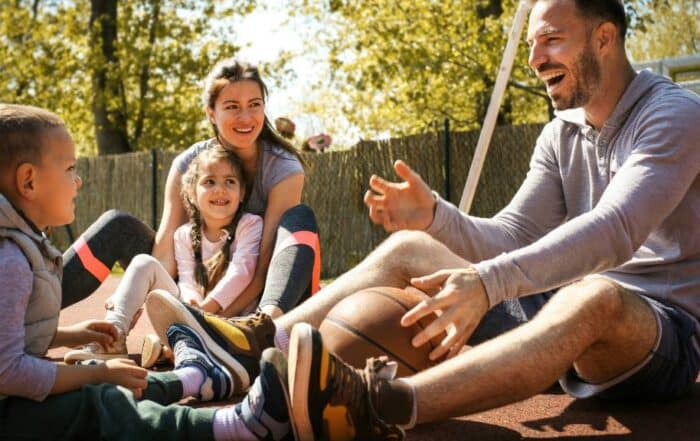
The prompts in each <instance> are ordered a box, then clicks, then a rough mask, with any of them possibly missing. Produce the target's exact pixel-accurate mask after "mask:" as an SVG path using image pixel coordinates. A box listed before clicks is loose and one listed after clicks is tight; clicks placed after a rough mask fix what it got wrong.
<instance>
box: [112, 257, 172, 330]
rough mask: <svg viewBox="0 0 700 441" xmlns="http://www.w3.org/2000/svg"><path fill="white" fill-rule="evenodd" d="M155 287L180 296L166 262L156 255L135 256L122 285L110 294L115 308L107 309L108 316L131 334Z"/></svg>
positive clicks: (116, 324) (121, 328) (125, 273)
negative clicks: (147, 297) (138, 315)
mask: <svg viewBox="0 0 700 441" xmlns="http://www.w3.org/2000/svg"><path fill="white" fill-rule="evenodd" d="M154 289H164V290H166V291H168V292H169V293H170V294H172V295H173V296H175V297H177V298H180V290H179V289H178V287H177V284H176V283H175V280H173V278H172V277H170V274H168V272H167V271H166V270H165V268H164V267H163V265H161V263H160V262H159V261H158V260H157V259H156V258H155V257H153V256H150V255H148V254H139V255H137V256H135V257H134V258H133V260H132V261H131V263H130V264H129V266H128V267H127V269H126V271H125V272H124V277H122V280H121V281H120V283H119V286H118V287H117V289H116V290H115V291H114V294H112V296H111V297H110V298H109V301H111V303H112V305H113V309H111V310H107V315H106V316H105V318H106V320H107V321H110V322H112V323H114V325H115V326H117V327H118V328H119V329H120V330H121V331H122V332H123V333H124V335H126V334H128V332H129V328H130V326H131V322H132V320H133V319H134V317H135V316H136V313H137V312H138V311H139V310H140V309H141V308H142V307H143V304H144V303H145V301H146V296H147V295H148V293H149V292H151V291H153V290H154Z"/></svg>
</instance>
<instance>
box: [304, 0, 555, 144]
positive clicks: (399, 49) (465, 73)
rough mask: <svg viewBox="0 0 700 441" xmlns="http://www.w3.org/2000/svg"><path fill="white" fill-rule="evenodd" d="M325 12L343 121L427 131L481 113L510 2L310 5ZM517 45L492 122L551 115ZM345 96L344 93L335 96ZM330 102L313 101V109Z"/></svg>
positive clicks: (367, 130) (367, 129) (462, 124)
mask: <svg viewBox="0 0 700 441" xmlns="http://www.w3.org/2000/svg"><path fill="white" fill-rule="evenodd" d="M307 7H308V8H309V9H308V10H309V11H310V13H312V14H315V15H316V16H317V17H319V18H322V20H323V22H324V28H323V30H322V31H321V35H320V36H319V40H322V41H323V43H322V44H326V45H328V47H329V48H330V51H329V64H330V71H331V77H330V78H329V79H328V80H327V81H328V83H327V84H326V88H327V89H331V90H336V91H337V92H336V96H337V99H336V100H335V102H337V103H343V102H344V101H345V102H346V103H347V104H345V105H343V111H344V114H345V115H346V116H347V117H348V119H349V121H350V122H351V123H352V124H354V125H357V126H359V127H360V128H361V131H362V132H363V136H365V137H372V136H376V135H377V134H380V133H386V131H387V128H389V130H390V133H391V135H403V134H411V133H417V132H422V131H425V130H426V129H432V127H433V126H434V124H435V122H436V121H439V122H441V121H442V120H443V119H444V118H449V119H450V120H451V122H452V127H453V128H456V129H458V130H464V129H473V128H476V127H478V126H479V124H480V122H481V121H482V120H483V117H484V114H485V112H486V108H487V106H488V102H489V99H490V95H491V89H492V87H493V84H494V82H495V77H496V72H497V69H498V66H499V65H500V62H501V55H502V51H503V47H504V46H505V43H506V40H507V31H508V30H509V28H510V26H511V21H512V18H513V15H514V13H515V8H516V7H517V2H516V1H500V0H483V1H480V0H454V1H450V2H440V1H433V0H411V1H408V0H399V1H395V0H363V1H341V0H338V1H332V2H330V4H329V5H328V7H325V8H324V7H322V6H318V5H316V6H313V5H308V4H307ZM526 60H527V48H526V46H525V45H520V48H519V52H518V59H517V60H516V62H515V65H514V70H513V74H512V76H511V80H512V84H513V85H515V86H516V87H511V88H509V89H508V91H507V93H506V95H505V99H504V103H503V106H502V112H501V114H500V116H499V123H513V122H528V121H542V120H545V119H546V118H547V117H548V106H547V101H548V100H547V99H546V94H545V93H544V89H543V88H542V87H541V86H540V85H539V84H538V83H537V81H536V80H534V78H533V76H532V75H531V73H530V72H529V70H528V68H527V64H526ZM341 96H342V97H341ZM324 106H328V103H318V102H316V103H312V104H311V105H310V106H309V107H308V109H309V110H312V111H317V112H320V111H322V107H324Z"/></svg>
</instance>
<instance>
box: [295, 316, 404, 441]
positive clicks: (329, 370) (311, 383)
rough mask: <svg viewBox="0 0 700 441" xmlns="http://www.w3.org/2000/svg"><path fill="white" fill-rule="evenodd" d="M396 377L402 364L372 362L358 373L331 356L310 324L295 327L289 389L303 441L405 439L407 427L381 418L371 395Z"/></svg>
mask: <svg viewBox="0 0 700 441" xmlns="http://www.w3.org/2000/svg"><path fill="white" fill-rule="evenodd" d="M395 374H396V363H389V361H388V359H387V358H386V357H380V358H371V359H369V360H368V361H367V367H365V369H364V370H361V369H355V368H354V367H352V366H350V365H348V364H346V363H345V362H343V361H342V360H341V359H339V358H338V357H336V356H335V355H333V354H332V353H330V352H328V350H327V349H326V348H325V347H324V346H323V340H322V338H321V334H320V333H319V332H318V331H317V330H316V329H314V328H313V327H312V326H311V325H309V324H307V323H299V324H297V325H295V326H294V328H292V335H291V338H290V346H289V388H290V396H291V403H292V417H293V419H294V422H295V425H296V428H297V431H298V435H299V438H298V440H299V441H314V440H319V439H323V440H327V441H346V440H354V439H358V440H363V441H364V440H367V441H371V440H402V439H404V432H403V430H402V429H401V428H399V427H398V426H394V425H389V424H386V423H384V422H383V421H382V420H381V419H379V417H378V416H377V414H376V412H375V410H374V407H373V404H372V400H371V395H372V394H374V393H376V391H377V390H378V389H377V387H378V384H379V381H382V380H389V379H391V378H393V376H394V375H395Z"/></svg>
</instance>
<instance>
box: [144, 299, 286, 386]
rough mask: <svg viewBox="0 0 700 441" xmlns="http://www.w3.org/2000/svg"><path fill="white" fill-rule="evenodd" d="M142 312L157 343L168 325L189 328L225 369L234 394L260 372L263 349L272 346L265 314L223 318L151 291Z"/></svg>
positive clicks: (270, 326) (271, 327)
mask: <svg viewBox="0 0 700 441" xmlns="http://www.w3.org/2000/svg"><path fill="white" fill-rule="evenodd" d="M146 312H147V313H148V318H149V319H150V320H151V324H152V325H153V329H154V330H155V331H156V333H157V334H158V337H159V338H160V341H161V342H163V341H168V340H167V335H166V333H167V330H168V328H169V327H170V325H173V324H178V323H179V324H183V325H187V326H189V327H190V328H192V329H193V330H194V331H195V332H196V333H197V334H198V335H199V336H200V337H201V338H202V340H203V342H204V344H205V345H206V347H207V349H209V351H210V352H211V353H212V354H213V355H214V356H215V357H216V358H217V359H218V360H219V361H221V363H223V364H224V365H225V366H226V368H228V370H229V372H230V373H231V376H232V377H233V381H234V387H233V390H234V394H238V393H242V392H245V391H247V390H248V388H249V387H250V384H251V382H252V381H253V380H254V379H255V377H257V376H258V374H259V373H260V357H261V355H262V352H263V350H265V348H268V347H272V346H273V345H274V338H275V324H274V322H273V321H272V318H270V316H268V315H266V314H262V313H257V314H253V315H250V316H245V317H233V318H224V317H220V316H218V315H214V314H209V313H207V312H204V311H201V310H200V309H197V308H194V307H192V306H189V305H186V304H184V303H182V302H181V301H180V300H179V299H177V298H176V297H174V296H173V295H172V294H170V293H168V292H167V291H163V290H154V291H152V292H151V293H150V294H149V295H148V297H147V298H146Z"/></svg>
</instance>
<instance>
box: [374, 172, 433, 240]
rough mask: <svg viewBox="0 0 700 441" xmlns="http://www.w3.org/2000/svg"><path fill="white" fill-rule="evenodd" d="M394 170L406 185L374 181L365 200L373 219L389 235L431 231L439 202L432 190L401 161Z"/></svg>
mask: <svg viewBox="0 0 700 441" xmlns="http://www.w3.org/2000/svg"><path fill="white" fill-rule="evenodd" d="M394 170H396V174H397V175H399V177H400V178H401V179H403V180H404V182H399V183H395V182H389V181H387V180H385V179H383V178H380V177H379V176H376V175H372V177H371V178H370V180H369V186H370V188H371V190H367V192H366V193H365V197H364V201H365V205H367V207H368V208H369V218H370V219H371V220H372V222H374V223H375V224H378V225H382V226H383V227H384V229H385V230H386V231H387V232H392V231H397V230H424V229H426V228H428V227H429V226H430V224H432V223H433V216H434V211H435V203H436V202H435V198H434V197H433V194H432V191H431V190H430V187H428V184H426V183H425V181H423V179H422V178H421V177H420V175H419V174H418V173H416V172H414V171H413V170H412V169H411V168H410V167H409V166H408V165H407V164H406V163H405V162H403V161H401V160H398V161H396V162H395V163H394ZM373 191H374V192H373Z"/></svg>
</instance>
